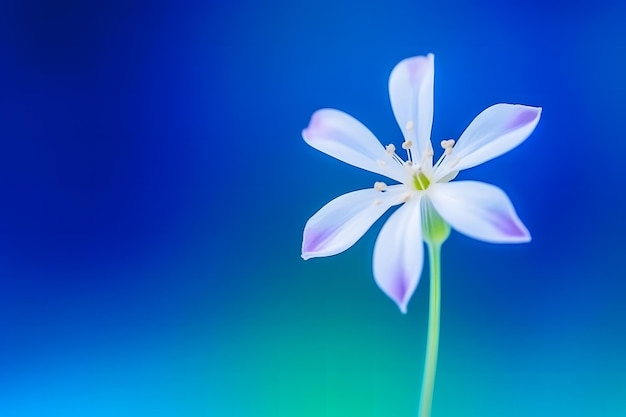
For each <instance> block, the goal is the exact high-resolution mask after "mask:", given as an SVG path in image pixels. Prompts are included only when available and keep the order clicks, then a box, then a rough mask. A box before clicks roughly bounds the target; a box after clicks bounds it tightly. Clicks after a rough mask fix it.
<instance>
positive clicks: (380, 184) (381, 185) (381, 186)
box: [374, 181, 387, 191]
mask: <svg viewBox="0 0 626 417" xmlns="http://www.w3.org/2000/svg"><path fill="white" fill-rule="evenodd" d="M374 188H375V189H376V190H378V191H385V190H386V189H387V184H385V183H384V182H382V181H376V182H375V183H374Z"/></svg>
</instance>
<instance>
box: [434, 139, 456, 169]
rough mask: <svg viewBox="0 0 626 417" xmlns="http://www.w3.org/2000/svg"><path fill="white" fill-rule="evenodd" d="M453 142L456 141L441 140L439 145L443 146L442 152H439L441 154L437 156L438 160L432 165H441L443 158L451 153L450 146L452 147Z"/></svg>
mask: <svg viewBox="0 0 626 417" xmlns="http://www.w3.org/2000/svg"><path fill="white" fill-rule="evenodd" d="M455 144H456V141H455V140H454V139H448V140H442V141H441V147H442V148H443V150H444V152H443V154H441V156H440V157H439V160H438V161H437V162H436V163H435V165H434V167H438V166H439V165H441V163H442V162H443V160H444V158H445V157H446V156H448V155H450V154H451V153H452V148H453V147H454V145H455ZM457 159H458V158H457ZM457 163H458V162H457Z"/></svg>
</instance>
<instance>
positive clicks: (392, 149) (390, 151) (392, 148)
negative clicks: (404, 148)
mask: <svg viewBox="0 0 626 417" xmlns="http://www.w3.org/2000/svg"><path fill="white" fill-rule="evenodd" d="M385 150H386V151H387V154H389V155H393V154H394V153H395V152H396V147H395V145H394V144H393V143H390V144H389V145H387V146H385Z"/></svg>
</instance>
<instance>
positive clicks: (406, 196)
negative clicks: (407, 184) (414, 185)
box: [400, 191, 411, 203]
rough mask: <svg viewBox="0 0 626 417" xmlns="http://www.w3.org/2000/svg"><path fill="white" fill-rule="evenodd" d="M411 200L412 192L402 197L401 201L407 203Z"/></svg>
mask: <svg viewBox="0 0 626 417" xmlns="http://www.w3.org/2000/svg"><path fill="white" fill-rule="evenodd" d="M409 198H411V192H410V191H407V192H405V193H403V194H402V195H401V196H400V201H402V202H403V203H406V202H407V201H409Z"/></svg>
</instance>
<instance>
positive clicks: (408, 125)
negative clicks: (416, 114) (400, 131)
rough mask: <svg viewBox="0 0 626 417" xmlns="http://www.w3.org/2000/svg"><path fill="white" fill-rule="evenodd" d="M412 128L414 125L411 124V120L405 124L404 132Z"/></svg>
mask: <svg viewBox="0 0 626 417" xmlns="http://www.w3.org/2000/svg"><path fill="white" fill-rule="evenodd" d="M414 126H415V125H414V124H413V120H409V121H408V122H406V130H411V129H413V127H414Z"/></svg>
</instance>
